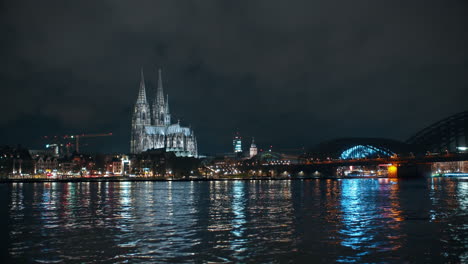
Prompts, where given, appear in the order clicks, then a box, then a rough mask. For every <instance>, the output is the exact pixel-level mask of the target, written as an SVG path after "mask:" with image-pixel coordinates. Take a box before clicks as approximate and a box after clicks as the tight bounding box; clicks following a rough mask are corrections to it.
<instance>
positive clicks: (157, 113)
mask: <svg viewBox="0 0 468 264" xmlns="http://www.w3.org/2000/svg"><path fill="white" fill-rule="evenodd" d="M139 104H140V105H141V104H146V105H147V104H148V101H147V99H146V87H145V77H144V74H143V68H142V69H141V80H140V90H139V92H138V99H137V105H139ZM151 116H152V118H151V123H152V125H155V126H168V125H170V124H171V115H170V114H169V95H167V97H166V101H164V92H163V85H162V73H161V69H159V70H158V87H157V89H156V98H155V99H154V101H153V105H152V113H151Z"/></svg>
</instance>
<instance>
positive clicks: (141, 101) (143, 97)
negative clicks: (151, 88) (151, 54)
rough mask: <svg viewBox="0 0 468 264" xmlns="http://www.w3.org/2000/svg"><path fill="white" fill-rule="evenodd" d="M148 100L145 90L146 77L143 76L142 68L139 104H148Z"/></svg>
mask: <svg viewBox="0 0 468 264" xmlns="http://www.w3.org/2000/svg"><path fill="white" fill-rule="evenodd" d="M147 103H148V101H147V100H146V88H145V76H144V75H143V68H141V80H140V90H139V91H138V99H137V104H147Z"/></svg>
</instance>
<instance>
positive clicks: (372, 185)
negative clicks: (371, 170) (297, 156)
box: [0, 178, 468, 263]
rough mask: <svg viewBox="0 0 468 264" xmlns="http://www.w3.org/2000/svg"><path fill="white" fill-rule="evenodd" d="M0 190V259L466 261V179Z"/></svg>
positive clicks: (12, 187) (87, 184)
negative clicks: (0, 257)
mask: <svg viewBox="0 0 468 264" xmlns="http://www.w3.org/2000/svg"><path fill="white" fill-rule="evenodd" d="M0 195H1V201H0V202H1V204H0V208H1V212H0V213H1V215H0V216H1V227H0V228H1V230H0V238H1V243H2V244H1V256H2V259H3V261H2V263H6V262H8V263H24V262H26V263H83V262H84V263H86V262H94V263H101V262H103V263H142V262H144V263H161V262H184V263H187V262H189V263H190V262H242V263H245V262H255V263H258V262H281V263H283V262H311V263H334V262H342V263H363V262H364V263H468V178H452V179H448V178H433V179H421V180H396V179H341V180H332V179H328V180H292V181H288V180H281V181H274V180H271V181H267V180H265V181H211V182H202V181H200V182H197V181H193V182H81V183H10V184H0ZM5 260H6V261H5Z"/></svg>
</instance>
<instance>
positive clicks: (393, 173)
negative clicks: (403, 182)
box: [388, 163, 432, 178]
mask: <svg viewBox="0 0 468 264" xmlns="http://www.w3.org/2000/svg"><path fill="white" fill-rule="evenodd" d="M431 173H432V170H431V164H427V163H421V164H418V163H408V164H398V165H397V166H390V167H389V169H388V177H389V178H425V177H430V176H431Z"/></svg>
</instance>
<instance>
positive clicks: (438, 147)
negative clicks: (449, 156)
mask: <svg viewBox="0 0 468 264" xmlns="http://www.w3.org/2000/svg"><path fill="white" fill-rule="evenodd" d="M467 139H468V111H465V112H461V113H458V114H455V115H452V116H449V117H447V118H445V119H443V120H440V121H438V122H436V123H434V124H432V125H430V126H428V127H426V128H425V129H423V130H421V131H419V132H418V133H416V134H415V135H413V136H412V137H411V138H409V139H408V140H407V141H406V143H409V144H413V145H416V146H419V147H421V148H423V149H424V150H425V151H432V152H445V151H449V152H457V151H460V150H463V149H464V148H466V147H468V140H467Z"/></svg>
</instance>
